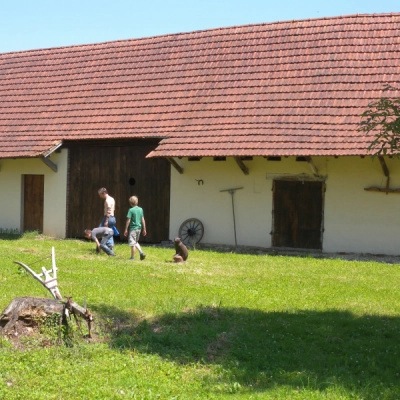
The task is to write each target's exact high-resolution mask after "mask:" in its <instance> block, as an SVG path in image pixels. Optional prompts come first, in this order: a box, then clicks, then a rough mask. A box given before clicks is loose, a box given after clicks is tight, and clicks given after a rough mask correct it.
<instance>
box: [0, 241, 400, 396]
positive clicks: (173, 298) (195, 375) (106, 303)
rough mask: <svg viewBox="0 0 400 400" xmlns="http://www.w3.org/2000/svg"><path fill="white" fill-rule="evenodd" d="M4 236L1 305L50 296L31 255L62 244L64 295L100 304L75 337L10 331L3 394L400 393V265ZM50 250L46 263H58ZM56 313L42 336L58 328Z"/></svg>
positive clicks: (1, 365) (3, 350) (3, 344)
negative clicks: (24, 336) (87, 330)
mask: <svg viewBox="0 0 400 400" xmlns="http://www.w3.org/2000/svg"><path fill="white" fill-rule="evenodd" d="M36 239H37V238H27V237H22V238H20V239H18V240H3V241H1V240H0V259H1V260H2V261H1V268H0V284H1V287H2V291H1V292H0V311H1V309H3V308H4V307H6V306H7V305H8V303H9V302H10V301H11V299H12V298H14V297H17V296H24V295H32V296H47V293H46V292H45V291H44V289H42V288H41V287H40V285H39V284H38V283H37V282H35V281H34V280H33V279H32V278H31V277H30V276H27V275H22V274H18V273H17V270H18V267H17V266H16V265H15V264H13V262H12V261H13V260H14V259H16V260H18V261H21V262H24V263H25V264H28V265H30V264H31V263H34V262H36V261H37V260H40V259H43V258H45V257H46V256H47V255H50V252H51V246H55V250H56V259H57V266H58V268H59V271H58V278H59V284H60V290H61V293H62V294H63V295H64V296H67V295H72V296H73V298H74V301H76V302H78V303H80V304H81V305H83V299H84V297H86V299H87V304H88V307H89V309H90V310H91V311H92V312H93V313H94V314H95V318H96V319H95V329H94V331H95V332H94V333H95V340H92V341H90V340H88V339H87V338H84V339H82V335H81V334H80V332H79V331H76V330H75V332H74V336H73V346H72V347H68V346H64V345H57V346H56V345H50V346H49V345H45V344H43V341H42V342H39V341H36V342H35V343H33V342H32V341H31V343H30V345H29V346H25V347H24V348H23V349H20V348H14V346H13V345H12V340H11V339H8V338H1V339H0V398H1V399H5V400H8V399H10V400H11V399H18V398H20V399H25V398H29V399H32V400H35V399H40V400H42V399H44V400H46V399H55V398H68V399H89V398H90V399H119V398H129V399H232V398H234V399H371V400H372V399H378V398H379V399H395V398H400V383H399V382H400V379H399V373H400V340H399V338H398V337H399V336H398V332H399V331H400V303H399V301H398V293H399V283H398V282H400V279H399V278H400V266H399V265H391V264H384V263H376V262H356V261H351V262H350V261H344V260H340V259H337V260H332V259H331V260H330V259H322V258H321V259H316V258H312V257H310V256H308V257H304V258H301V257H283V256H270V255H249V254H240V255H239V254H232V253H224V254H222V253H217V252H212V251H205V250H196V251H191V252H190V253H189V258H188V262H187V263H185V264H175V263H174V262H173V261H172V256H173V254H174V251H173V249H165V248H158V247H150V246H144V247H145V252H146V254H147V257H146V259H145V260H144V261H142V262H141V261H135V262H132V261H130V260H129V256H130V249H129V247H128V246H127V245H117V248H116V253H117V257H112V258H111V257H107V256H105V255H104V254H100V255H98V254H96V253H95V252H93V244H90V243H86V242H82V241H75V240H59V241H55V240H50V239H48V238H43V239H42V240H36ZM50 262H51V261H50V260H43V261H42V262H41V263H36V264H34V265H35V266H36V269H37V270H40V266H41V265H49V264H47V263H50ZM57 329H58V320H57V316H54V317H52V318H51V319H50V320H48V321H46V322H44V323H43V327H42V332H43V334H44V335H45V336H46V337H48V338H53V339H55V338H56V335H57Z"/></svg>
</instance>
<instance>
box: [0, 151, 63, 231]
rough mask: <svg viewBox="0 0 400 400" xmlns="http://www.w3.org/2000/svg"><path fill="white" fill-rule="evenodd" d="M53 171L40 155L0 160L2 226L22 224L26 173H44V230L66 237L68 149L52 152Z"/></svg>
mask: <svg viewBox="0 0 400 400" xmlns="http://www.w3.org/2000/svg"><path fill="white" fill-rule="evenodd" d="M50 160H51V161H52V162H54V163H55V164H56V165H57V167H58V171H57V172H53V171H52V170H51V169H50V168H49V167H48V166H47V165H45V164H44V163H43V162H42V161H41V160H40V159H38V158H30V159H15V160H13V159H3V160H0V187H1V190H0V228H1V229H18V230H21V228H22V223H23V221H22V215H21V214H22V198H23V193H22V179H23V175H27V174H28V175H29V174H30V175H44V201H43V202H44V204H43V233H44V234H45V235H49V236H54V237H60V238H63V237H65V231H66V204H67V202H66V201H67V165H68V150H67V149H63V150H61V152H60V153H53V154H52V155H51V157H50Z"/></svg>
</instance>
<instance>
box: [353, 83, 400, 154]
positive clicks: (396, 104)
mask: <svg viewBox="0 0 400 400" xmlns="http://www.w3.org/2000/svg"><path fill="white" fill-rule="evenodd" d="M390 90H395V91H397V92H399V89H398V88H395V87H393V86H391V85H385V87H384V89H383V91H385V92H387V91H390ZM361 118H362V120H361V122H360V127H359V131H362V132H366V133H372V134H373V140H372V142H371V144H370V145H369V146H368V150H370V151H372V153H373V155H378V156H379V155H386V154H397V155H399V154H400V98H398V97H392V98H391V97H389V96H388V97H385V96H384V97H381V98H380V99H379V100H376V101H374V102H372V103H369V104H368V109H367V110H366V111H364V112H363V113H362V114H361Z"/></svg>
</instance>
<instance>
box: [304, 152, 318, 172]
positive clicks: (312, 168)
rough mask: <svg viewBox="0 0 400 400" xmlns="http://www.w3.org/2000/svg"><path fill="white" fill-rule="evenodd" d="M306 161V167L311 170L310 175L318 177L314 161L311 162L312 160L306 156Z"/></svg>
mask: <svg viewBox="0 0 400 400" xmlns="http://www.w3.org/2000/svg"><path fill="white" fill-rule="evenodd" d="M306 160H307V162H308V165H309V166H310V169H311V171H312V173H313V174H314V175H315V176H319V171H318V168H317V167H316V166H315V164H314V161H313V160H312V158H311V157H310V156H308V157H306Z"/></svg>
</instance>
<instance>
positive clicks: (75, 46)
mask: <svg viewBox="0 0 400 400" xmlns="http://www.w3.org/2000/svg"><path fill="white" fill-rule="evenodd" d="M389 16H398V17H400V12H390V13H373V14H348V15H339V16H333V17H329V16H328V17H316V18H306V19H293V20H291V19H289V20H278V21H273V22H260V23H249V24H244V25H232V26H224V27H219V28H206V29H198V30H194V31H186V32H176V33H166V34H161V35H152V36H144V37H140V38H127V39H117V40H106V41H104V42H94V43H84V44H73V45H66V46H56V47H45V48H38V49H29V50H20V51H11V52H5V53H0V58H1V56H3V55H8V56H9V55H12V54H15V55H22V54H27V53H35V52H47V51H54V50H68V49H70V50H73V49H78V48H85V51H86V50H87V48H88V47H100V46H106V45H110V44H111V45H114V44H118V43H128V42H141V41H149V40H152V39H157V40H160V39H164V38H176V37H177V36H188V35H193V34H199V33H211V32H221V31H225V32H227V31H229V30H235V29H239V28H240V29H243V28H251V27H263V26H266V27H267V26H274V25H282V24H285V23H296V22H298V23H302V22H313V21H315V22H316V21H328V20H345V19H346V20H347V19H355V18H360V17H369V18H371V17H378V18H381V17H389ZM82 50H83V49H82Z"/></svg>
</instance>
